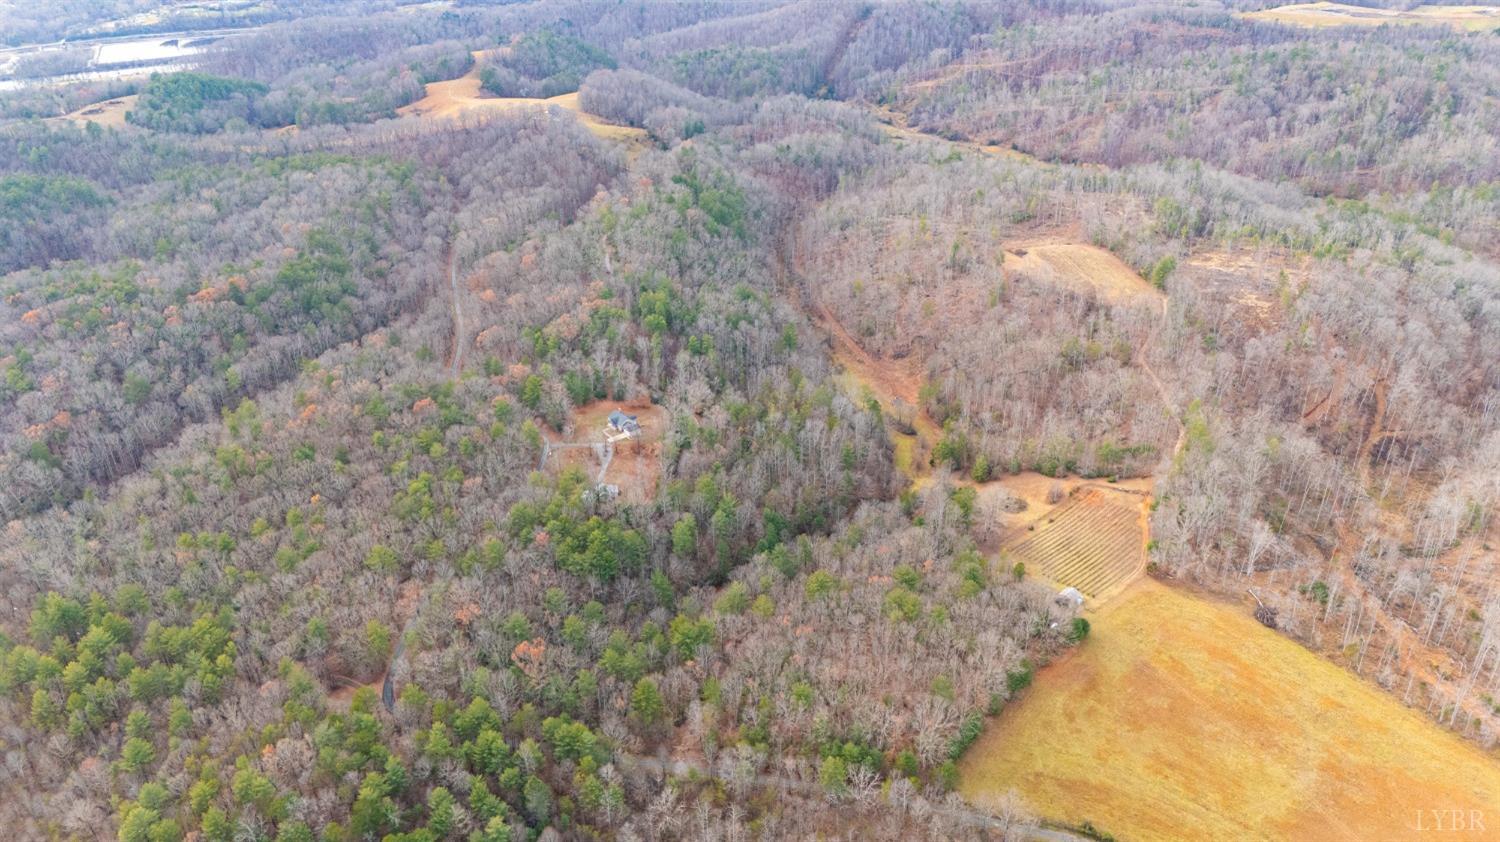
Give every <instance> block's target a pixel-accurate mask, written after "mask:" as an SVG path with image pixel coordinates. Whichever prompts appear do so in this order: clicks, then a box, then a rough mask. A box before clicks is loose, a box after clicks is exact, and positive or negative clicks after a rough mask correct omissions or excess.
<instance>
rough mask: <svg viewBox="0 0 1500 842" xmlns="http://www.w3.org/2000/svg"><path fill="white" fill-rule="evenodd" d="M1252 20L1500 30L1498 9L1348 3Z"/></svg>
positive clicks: (1283, 9)
mask: <svg viewBox="0 0 1500 842" xmlns="http://www.w3.org/2000/svg"><path fill="white" fill-rule="evenodd" d="M1240 17H1243V18H1246V19H1248V20H1260V21H1270V22H1273V23H1286V24H1291V25H1293V26H1307V27H1327V26H1383V25H1385V24H1398V25H1414V24H1417V25H1420V24H1425V25H1427V26H1453V27H1457V28H1459V29H1464V30H1469V31H1481V32H1482V31H1487V30H1492V29H1500V7H1497V6H1418V7H1416V8H1415V9H1375V8H1370V7H1367V6H1350V5H1347V4H1344V3H1293V4H1291V5H1288V6H1277V7H1276V8H1274V9H1262V10H1260V11H1258V12H1246V13H1244V14H1241V15H1240Z"/></svg>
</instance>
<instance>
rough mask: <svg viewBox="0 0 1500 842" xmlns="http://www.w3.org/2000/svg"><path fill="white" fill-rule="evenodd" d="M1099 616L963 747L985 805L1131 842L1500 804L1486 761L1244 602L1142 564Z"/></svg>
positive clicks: (1374, 834) (1313, 832)
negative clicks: (1012, 795) (1002, 803)
mask: <svg viewBox="0 0 1500 842" xmlns="http://www.w3.org/2000/svg"><path fill="white" fill-rule="evenodd" d="M1091 622H1092V625H1093V631H1092V633H1091V634H1090V636H1089V639H1088V641H1087V642H1086V643H1085V644H1084V645H1083V646H1082V647H1081V648H1080V649H1079V650H1078V651H1077V652H1075V653H1073V654H1071V655H1070V656H1068V657H1066V658H1064V659H1062V660H1061V661H1059V662H1058V663H1056V664H1054V665H1052V666H1049V667H1047V668H1046V669H1044V670H1042V671H1041V672H1040V673H1038V674H1037V677H1036V682H1035V684H1034V685H1033V686H1032V688H1031V689H1030V690H1028V691H1027V692H1026V694H1025V695H1024V696H1022V697H1021V698H1020V699H1019V700H1017V701H1015V702H1013V703H1012V704H1011V705H1010V706H1009V707H1008V708H1007V709H1006V710H1005V712H1004V713H1002V714H1001V715H1000V716H999V717H998V718H997V719H995V720H993V721H992V722H991V724H990V727H989V728H988V729H987V730H986V731H985V733H984V735H983V736H981V737H980V738H979V740H978V742H976V743H975V745H974V747H973V748H971V749H970V750H969V752H968V754H966V755H965V758H964V761H963V763H962V764H961V771H962V776H963V783H962V785H961V791H962V792H963V794H964V795H965V796H966V797H967V798H968V799H969V800H971V801H972V802H974V803H975V804H978V805H980V806H985V805H994V804H996V803H998V801H999V799H1000V798H1001V796H1002V795H1003V794H1004V793H1005V792H1007V791H1008V790H1012V789H1014V790H1015V791H1016V792H1017V793H1018V794H1019V795H1020V796H1021V798H1022V799H1023V800H1024V801H1025V802H1026V803H1027V804H1028V805H1029V806H1030V807H1031V808H1032V809H1034V810H1036V811H1037V812H1039V813H1040V814H1041V815H1042V816H1043V817H1044V818H1046V819H1049V820H1051V821H1055V822H1058V823H1063V824H1068V825H1072V826H1081V825H1082V824H1083V823H1084V822H1089V823H1091V824H1092V825H1093V826H1094V827H1096V828H1098V829H1099V830H1101V831H1104V832H1107V833H1110V834H1113V835H1114V836H1115V837H1116V838H1118V839H1129V840H1137V842H1144V840H1153V839H1293V840H1296V839H1306V840H1335V839H1348V840H1376V839H1381V840H1394V839H1414V838H1419V837H1420V834H1419V833H1418V830H1419V825H1418V822H1419V821H1422V820H1424V819H1425V821H1426V822H1427V823H1428V824H1427V826H1429V827H1430V826H1431V823H1432V822H1433V817H1432V815H1431V814H1430V813H1422V812H1421V811H1424V810H1431V809H1435V808H1436V809H1444V810H1460V811H1464V812H1463V815H1465V816H1468V812H1467V811H1470V810H1475V811H1484V810H1486V809H1487V808H1493V807H1494V806H1495V805H1496V804H1500V765H1497V764H1496V763H1495V761H1494V759H1493V758H1491V757H1488V756H1486V755H1485V754H1484V753H1483V752H1482V751H1481V750H1480V749H1478V748H1477V747H1475V746H1473V745H1471V744H1468V743H1465V742H1464V741H1462V740H1460V739H1459V738H1458V737H1456V736H1454V735H1453V734H1451V733H1448V732H1446V731H1443V730H1442V729H1440V728H1438V727H1437V726H1435V725H1433V724H1432V723H1431V722H1430V721H1428V720H1426V719H1425V718H1423V717H1422V716H1421V715H1420V714H1419V713H1417V712H1415V711H1412V710H1409V709H1407V708H1405V707H1403V706H1402V705H1401V704H1400V703H1399V702H1397V701H1396V700H1395V699H1393V698H1391V697H1390V696H1389V695H1386V694H1385V693H1383V692H1381V691H1380V690H1379V689H1378V688H1376V687H1375V686H1373V685H1371V684H1369V683H1367V682H1365V681H1362V680H1360V679H1359V678H1357V677H1355V676H1354V675H1352V674H1351V673H1349V672H1348V671H1347V670H1345V669H1342V668H1340V667H1338V666H1336V665H1334V664H1332V663H1329V662H1328V661H1325V660H1323V659H1322V658H1320V657H1319V656H1318V655H1316V654H1314V653H1312V652H1310V651H1308V650H1307V649H1305V648H1303V647H1302V646H1300V645H1298V644H1297V643H1296V642H1295V641H1292V640H1290V639H1288V638H1286V637H1285V636H1283V635H1280V634H1278V633H1276V632H1274V631H1271V630H1270V629H1266V628H1263V627H1262V626H1260V625H1259V624H1257V623H1256V622H1255V620H1253V619H1252V618H1251V617H1250V612H1249V610H1247V609H1246V608H1244V607H1243V606H1240V605H1236V604H1233V603H1228V602H1221V601H1217V600H1213V599H1208V598H1203V597H1199V596H1197V595H1194V594H1192V593H1189V592H1187V591H1184V590H1180V589H1177V588H1174V587H1169V586H1167V585H1164V584H1162V583H1160V582H1158V581H1156V580H1154V579H1142V580H1140V581H1139V582H1138V583H1136V584H1135V585H1134V586H1133V587H1132V588H1130V589H1129V590H1128V591H1127V592H1126V593H1125V594H1123V595H1122V596H1121V597H1120V598H1118V599H1116V600H1114V601H1112V602H1111V603H1110V604H1108V605H1106V606H1104V607H1103V608H1101V610H1099V611H1098V612H1097V613H1096V614H1094V615H1092V616H1091ZM1495 818H1496V817H1493V816H1492V817H1491V819H1492V820H1493V819H1495ZM1442 838H1444V839H1453V840H1459V839H1465V840H1479V839H1487V838H1488V839H1492V838H1494V837H1493V836H1490V835H1486V833H1485V832H1484V831H1482V830H1469V831H1462V832H1460V831H1453V832H1449V833H1446V834H1444V835H1443V836H1442Z"/></svg>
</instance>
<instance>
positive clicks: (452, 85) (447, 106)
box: [396, 51, 646, 141]
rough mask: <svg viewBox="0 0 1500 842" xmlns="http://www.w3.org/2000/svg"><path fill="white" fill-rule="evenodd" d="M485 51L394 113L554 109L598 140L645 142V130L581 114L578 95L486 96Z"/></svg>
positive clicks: (453, 114)
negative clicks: (568, 113)
mask: <svg viewBox="0 0 1500 842" xmlns="http://www.w3.org/2000/svg"><path fill="white" fill-rule="evenodd" d="M485 55H486V53H485V52H484V51H480V52H476V53H474V67H473V68H471V69H470V70H469V72H468V73H465V74H464V75H462V76H460V77H458V78H457V79H449V80H448V81H446V82H429V83H428V84H427V95H426V96H424V97H422V98H421V99H419V100H417V101H416V102H413V103H411V104H409V105H403V106H402V107H400V108H398V109H396V113H397V114H400V115H401V116H403V117H405V116H416V117H444V118H452V117H457V116H459V115H461V114H469V113H483V112H486V111H490V112H493V111H514V110H515V109H518V108H537V107H542V108H546V107H549V106H557V107H558V108H562V109H565V110H567V111H571V112H573V115H574V116H575V117H577V118H578V121H579V122H581V123H583V124H584V125H585V126H587V127H588V129H589V131H591V132H593V133H594V134H596V135H598V136H599V137H605V138H612V139H615V140H626V141H635V140H644V139H645V138H646V131H645V129H637V128H633V127H631V126H617V125H615V124H613V123H607V122H605V121H604V120H601V119H599V118H598V117H595V116H594V115H592V114H589V113H588V112H586V111H584V110H583V109H582V108H581V107H580V106H579V105H578V93H577V92H576V91H575V92H573V93H571V94H562V95H560V96H554V97H548V98H546V99H539V98H535V97H498V96H491V95H490V94H487V93H485V92H484V91H483V90H481V89H480V87H479V81H480V80H479V73H480V71H481V70H482V69H483V67H484V57H485Z"/></svg>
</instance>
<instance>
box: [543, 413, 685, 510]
mask: <svg viewBox="0 0 1500 842" xmlns="http://www.w3.org/2000/svg"><path fill="white" fill-rule="evenodd" d="M616 409H620V410H623V411H624V412H625V413H626V414H627V415H634V416H636V417H637V418H638V419H640V423H641V434H640V436H639V437H637V438H634V439H626V440H622V441H618V442H616V443H615V444H614V448H613V452H612V453H610V455H609V464H608V467H605V465H604V462H603V461H602V460H601V459H600V454H601V453H602V452H603V450H604V427H605V425H606V424H607V423H608V419H609V414H610V413H611V412H613V411H614V410H616ZM668 420H669V419H668V417H667V411H666V409H664V408H663V407H661V406H659V405H657V404H653V403H651V401H650V400H648V399H645V398H639V399H636V400H628V401H609V400H598V401H591V402H589V403H586V404H584V405H583V406H580V407H578V408H576V409H574V410H573V414H572V418H571V421H570V424H571V429H570V430H569V431H568V437H567V438H566V439H565V438H563V437H561V436H553V435H551V434H550V433H549V434H548V435H547V439H548V441H549V443H550V448H551V449H550V452H549V453H548V456H547V460H546V467H547V469H548V470H561V469H562V468H564V467H566V466H569V465H574V466H577V467H578V468H579V469H580V470H582V471H583V473H584V476H586V477H588V479H589V482H590V483H593V482H597V481H600V478H599V469H600V468H604V477H603V480H602V481H603V482H604V483H605V484H606V485H615V486H618V487H619V489H620V499H622V500H624V501H626V502H631V503H647V502H650V500H651V498H652V496H653V495H654V494H655V493H656V486H657V482H658V481H659V480H660V479H661V442H662V438H663V436H664V435H665V433H666V427H667V424H668ZM559 445H566V446H564V447H559ZM574 445H581V446H574ZM594 445H598V447H595V446H594Z"/></svg>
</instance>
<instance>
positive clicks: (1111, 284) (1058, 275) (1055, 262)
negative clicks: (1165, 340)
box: [1005, 242, 1162, 304]
mask: <svg viewBox="0 0 1500 842" xmlns="http://www.w3.org/2000/svg"><path fill="white" fill-rule="evenodd" d="M1005 268H1006V271H1007V272H1009V273H1012V274H1019V275H1022V276H1024V277H1027V278H1031V279H1033V280H1037V281H1041V282H1044V283H1054V284H1058V285H1060V286H1067V287H1072V288H1073V289H1076V290H1087V289H1093V290H1094V291H1095V292H1097V293H1098V294H1099V297H1100V298H1103V299H1104V300H1105V301H1108V302H1110V303H1112V304H1118V303H1121V302H1125V301H1131V300H1135V299H1160V298H1161V295H1162V294H1161V291H1160V290H1158V289H1157V288H1156V287H1153V286H1151V284H1149V283H1147V282H1146V280H1145V279H1144V278H1142V277H1141V276H1140V275H1138V274H1136V272H1135V270H1134V269H1131V268H1130V267H1129V266H1127V265H1125V262H1124V261H1122V260H1120V258H1118V257H1115V256H1114V255H1113V254H1111V253H1109V252H1108V251H1105V250H1104V249H1102V248H1099V247H1098V246H1092V245H1088V244H1086V243H1068V242H1042V243H1033V244H1020V245H1016V246H1013V247H1012V248H1010V249H1008V250H1007V251H1006V253H1005Z"/></svg>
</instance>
